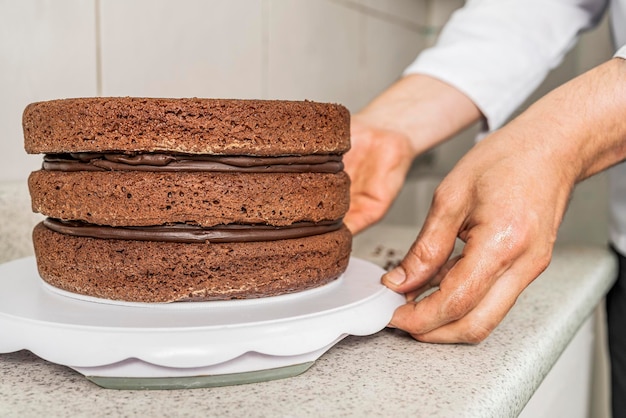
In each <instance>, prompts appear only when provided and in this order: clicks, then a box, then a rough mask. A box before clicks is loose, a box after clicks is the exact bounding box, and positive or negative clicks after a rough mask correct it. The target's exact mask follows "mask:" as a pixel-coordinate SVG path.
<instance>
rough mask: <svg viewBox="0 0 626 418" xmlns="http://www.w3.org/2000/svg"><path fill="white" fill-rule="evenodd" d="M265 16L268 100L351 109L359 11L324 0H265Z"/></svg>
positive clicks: (356, 88)
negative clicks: (323, 104) (266, 26)
mask: <svg viewBox="0 0 626 418" xmlns="http://www.w3.org/2000/svg"><path fill="white" fill-rule="evenodd" d="M268 17H269V21H268V29H269V50H268V51H269V54H268V64H269V67H268V80H267V83H268V84H267V92H268V96H269V98H276V99H292V100H304V99H310V100H316V101H324V102H337V103H342V104H344V105H346V106H348V107H352V108H353V106H352V104H353V103H354V102H355V98H356V97H358V96H359V86H358V81H355V80H356V77H357V72H358V64H359V63H358V57H359V34H360V13H359V12H358V11H355V10H353V9H350V8H347V7H344V6H342V5H341V4H337V3H333V2H328V1H309V0H292V1H282V0H270V3H269V14H268ZM351 110H353V109H351Z"/></svg>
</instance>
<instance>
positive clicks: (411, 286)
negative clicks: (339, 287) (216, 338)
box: [382, 210, 461, 293]
mask: <svg viewBox="0 0 626 418" xmlns="http://www.w3.org/2000/svg"><path fill="white" fill-rule="evenodd" d="M460 224H461V223H460V222H459V221H456V219H455V218H451V217H442V216H438V215H437V214H436V213H434V211H432V210H431V211H430V212H429V214H428V217H427V218H426V221H425V222H424V226H423V227H422V230H421V231H420V233H419V235H418V237H417V239H416V240H415V242H414V243H413V245H411V248H410V249H409V251H408V252H407V254H406V255H405V256H404V259H403V260H402V261H401V262H400V264H399V265H398V266H397V267H395V268H394V269H393V270H391V271H389V272H388V273H386V274H385V275H384V276H383V277H382V283H383V284H384V285H385V286H387V287H388V288H390V289H391V290H393V291H395V292H398V293H408V292H411V291H413V290H416V289H418V288H420V287H422V286H424V285H425V284H426V283H427V282H428V281H429V280H430V279H431V278H433V277H434V276H435V275H436V274H437V272H438V271H439V270H440V269H441V268H442V267H443V266H444V265H445V264H446V262H447V261H448V259H449V258H450V255H451V254H452V252H453V250H454V244H455V242H456V237H457V234H458V231H459V227H460Z"/></svg>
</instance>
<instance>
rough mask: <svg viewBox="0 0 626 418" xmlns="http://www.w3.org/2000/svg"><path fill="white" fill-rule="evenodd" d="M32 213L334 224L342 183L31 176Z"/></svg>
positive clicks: (298, 176)
mask: <svg viewBox="0 0 626 418" xmlns="http://www.w3.org/2000/svg"><path fill="white" fill-rule="evenodd" d="M28 184H29V189H30V194H31V202H32V207H33V210H34V211H35V212H39V213H42V214H44V215H46V216H49V217H52V218H56V219H62V220H80V221H85V222H89V223H92V224H97V225H109V226H148V225H163V224H165V223H188V224H193V225H201V226H214V225H222V224H231V223H245V224H268V225H275V226H284V225H290V224H292V223H294V222H301V221H311V222H319V221H323V220H337V219H341V218H342V217H343V215H344V214H345V213H346V211H347V210H348V206H349V201H350V200H349V199H350V179H349V177H348V175H347V174H346V173H345V172H343V171H342V172H339V173H335V174H332V173H208V172H179V173H164V172H131V171H126V172H120V171H82V172H81V171H77V172H62V171H45V170H39V171H34V172H33V173H31V175H30V177H29V181H28Z"/></svg>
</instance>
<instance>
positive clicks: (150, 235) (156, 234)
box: [43, 218, 343, 243]
mask: <svg viewBox="0 0 626 418" xmlns="http://www.w3.org/2000/svg"><path fill="white" fill-rule="evenodd" d="M43 223H44V225H45V226H46V227H48V228H49V229H51V230H53V231H55V232H59V233H61V234H66V235H73V236H78V237H89V238H99V239H118V240H136V241H165V242H179V243H198V242H212V243H222V242H253V241H276V240H281V239H291V238H303V237H310V236H313V235H319V234H325V233H327V232H332V231H336V230H337V229H339V228H341V225H342V224H343V222H342V220H341V219H340V220H339V221H322V222H298V223H295V224H292V225H289V226H282V227H277V226H270V225H219V226H215V227H209V228H203V227H200V226H194V225H186V224H175V225H159V226H143V227H112V226H102V225H94V224H89V223H86V222H80V221H62V220H59V219H52V218H46V219H45V220H44V221H43Z"/></svg>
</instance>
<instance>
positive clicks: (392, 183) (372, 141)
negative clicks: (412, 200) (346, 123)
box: [344, 119, 414, 234]
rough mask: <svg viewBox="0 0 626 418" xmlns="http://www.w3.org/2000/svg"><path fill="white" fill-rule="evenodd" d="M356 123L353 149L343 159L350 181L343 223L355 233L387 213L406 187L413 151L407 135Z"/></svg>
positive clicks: (352, 129) (353, 126)
mask: <svg viewBox="0 0 626 418" xmlns="http://www.w3.org/2000/svg"><path fill="white" fill-rule="evenodd" d="M354 122H355V123H353V124H352V125H351V136H352V148H351V149H350V151H349V152H348V153H347V154H346V155H345V156H344V164H345V171H346V173H348V175H349V176H350V181H351V185H350V209H349V210H348V213H347V214H346V216H345V218H344V222H345V224H346V225H347V226H348V228H349V229H350V231H352V233H354V234H356V233H358V232H360V231H362V230H363V229H365V228H367V227H368V226H371V225H372V224H374V223H376V222H378V221H379V220H380V219H382V217H383V216H384V214H385V213H386V212H387V210H388V209H389V207H390V206H391V203H392V202H393V200H394V199H395V197H396V196H397V195H398V193H399V192H400V189H401V188H402V185H403V184H404V180H405V177H406V174H407V172H408V170H409V168H410V166H411V162H412V160H413V157H414V151H413V150H412V148H411V144H410V140H409V139H408V138H407V137H406V136H404V135H401V134H398V133H396V132H391V131H387V130H383V129H379V128H374V127H370V126H367V125H364V124H362V123H358V120H357V119H355V121H354Z"/></svg>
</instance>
